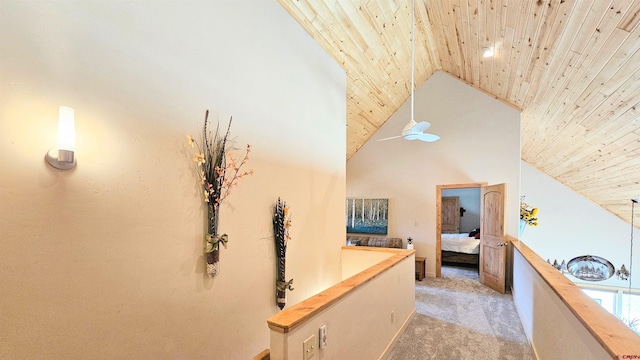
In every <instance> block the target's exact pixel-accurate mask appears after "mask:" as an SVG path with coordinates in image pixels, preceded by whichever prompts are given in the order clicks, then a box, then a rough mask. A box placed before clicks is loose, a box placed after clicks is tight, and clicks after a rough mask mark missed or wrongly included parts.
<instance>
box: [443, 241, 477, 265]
mask: <svg viewBox="0 0 640 360" xmlns="http://www.w3.org/2000/svg"><path fill="white" fill-rule="evenodd" d="M441 240H442V241H441V244H442V247H441V250H442V263H449V264H456V265H466V266H469V265H474V267H475V266H477V265H478V264H479V263H480V239H476V237H475V236H472V237H470V236H469V233H464V234H442V235H441Z"/></svg>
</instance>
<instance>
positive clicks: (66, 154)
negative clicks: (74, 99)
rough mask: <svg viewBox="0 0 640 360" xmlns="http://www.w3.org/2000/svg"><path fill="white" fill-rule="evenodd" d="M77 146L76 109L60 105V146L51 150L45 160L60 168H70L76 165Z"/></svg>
mask: <svg viewBox="0 0 640 360" xmlns="http://www.w3.org/2000/svg"><path fill="white" fill-rule="evenodd" d="M75 146H76V127H75V120H74V111H73V109H72V108H70V107H68V106H60V110H59V113H58V147H57V148H53V149H51V150H49V152H48V153H47V155H45V157H44V158H45V160H46V161H47V163H48V164H49V165H51V166H53V167H54V168H56V169H60V170H70V169H73V168H74V167H75V166H76V159H75V156H74V150H75Z"/></svg>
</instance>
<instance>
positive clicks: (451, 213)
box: [436, 183, 486, 277]
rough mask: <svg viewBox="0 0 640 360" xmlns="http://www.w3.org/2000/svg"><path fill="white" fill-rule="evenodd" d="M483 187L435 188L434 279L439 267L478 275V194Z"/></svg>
mask: <svg viewBox="0 0 640 360" xmlns="http://www.w3.org/2000/svg"><path fill="white" fill-rule="evenodd" d="M484 185H486V183H471V184H452V185H438V186H437V187H436V216H437V226H436V229H437V230H436V276H437V277H440V276H441V275H442V266H443V265H450V266H460V267H469V268H473V269H475V271H478V267H479V257H480V234H479V232H480V220H481V218H480V215H481V209H480V190H481V187H482V186H484Z"/></svg>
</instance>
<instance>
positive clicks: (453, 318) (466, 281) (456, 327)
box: [387, 266, 535, 360]
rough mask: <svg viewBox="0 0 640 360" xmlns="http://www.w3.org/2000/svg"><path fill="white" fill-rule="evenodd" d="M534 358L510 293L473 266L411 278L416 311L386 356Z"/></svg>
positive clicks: (391, 359) (404, 358) (488, 359)
mask: <svg viewBox="0 0 640 360" xmlns="http://www.w3.org/2000/svg"><path fill="white" fill-rule="evenodd" d="M409 359H416V360H418V359H419V360H426V359H443V360H445V359H447V360H449V359H465V360H466V359H468V360H477V359H482V360H493V359H513V360H516V359H517V360H523V359H527V360H528V359H535V356H534V354H533V350H532V348H531V346H530V345H529V343H528V341H527V338H526V336H525V334H524V331H523V328H522V325H521V323H520V319H519V318H518V314H517V312H516V308H515V305H514V302H513V298H512V296H511V294H504V295H503V294H499V293H497V292H495V291H493V290H491V289H489V288H487V287H485V286H484V285H482V284H480V283H479V281H478V273H477V272H476V271H475V270H473V269H466V268H458V267H444V266H443V267H442V277H441V278H425V279H424V280H422V281H416V315H415V317H414V318H413V319H412V320H411V322H410V323H409V325H408V326H407V329H406V330H405V332H404V333H403V334H402V335H401V336H400V338H399V339H398V342H397V343H396V344H395V346H394V347H393V349H392V350H391V351H390V353H389V356H388V357H387V360H409Z"/></svg>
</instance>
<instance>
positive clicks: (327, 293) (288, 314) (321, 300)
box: [267, 246, 416, 333]
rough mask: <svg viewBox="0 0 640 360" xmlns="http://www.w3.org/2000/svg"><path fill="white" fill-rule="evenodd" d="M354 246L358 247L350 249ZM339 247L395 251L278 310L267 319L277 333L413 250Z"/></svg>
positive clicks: (319, 309)
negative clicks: (316, 292)
mask: <svg viewBox="0 0 640 360" xmlns="http://www.w3.org/2000/svg"><path fill="white" fill-rule="evenodd" d="M354 248H358V249H354ZM342 249H348V250H361V251H384V252H391V253H395V255H392V256H391V257H389V258H387V259H385V260H383V261H381V262H379V263H377V264H375V265H373V266H371V267H370V268H368V269H366V270H364V271H362V272H360V273H358V274H356V275H353V276H352V277H350V278H348V279H346V280H343V281H342V282H340V283H338V284H336V285H334V286H332V287H330V288H328V289H326V290H324V291H322V292H320V293H319V294H317V295H314V296H312V297H310V298H308V299H306V300H304V301H302V302H300V303H298V304H296V305H293V306H292V307H290V308H287V309H285V310H283V311H282V312H279V313H278V314H276V315H273V316H272V317H270V318H269V319H267V324H269V328H270V329H271V330H274V331H278V332H281V333H288V332H290V331H291V330H292V329H294V328H295V327H296V326H297V325H300V324H302V323H304V322H305V321H306V320H308V319H310V318H311V317H313V316H314V315H316V314H318V313H319V312H320V311H322V310H323V309H325V308H326V307H328V306H329V305H331V304H333V303H335V302H336V301H338V300H340V299H341V298H343V297H345V296H347V295H348V294H349V293H351V292H353V291H354V290H355V289H357V288H359V287H360V286H362V285H364V284H366V283H367V282H369V281H370V280H372V279H374V278H375V277H376V276H378V275H380V274H381V273H383V272H385V271H386V270H388V269H390V268H391V267H393V266H394V265H396V264H397V263H399V262H400V261H402V260H404V259H406V258H407V257H409V256H411V255H413V254H414V253H415V252H416V251H415V250H404V249H391V248H373V247H365V246H343V247H342Z"/></svg>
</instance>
